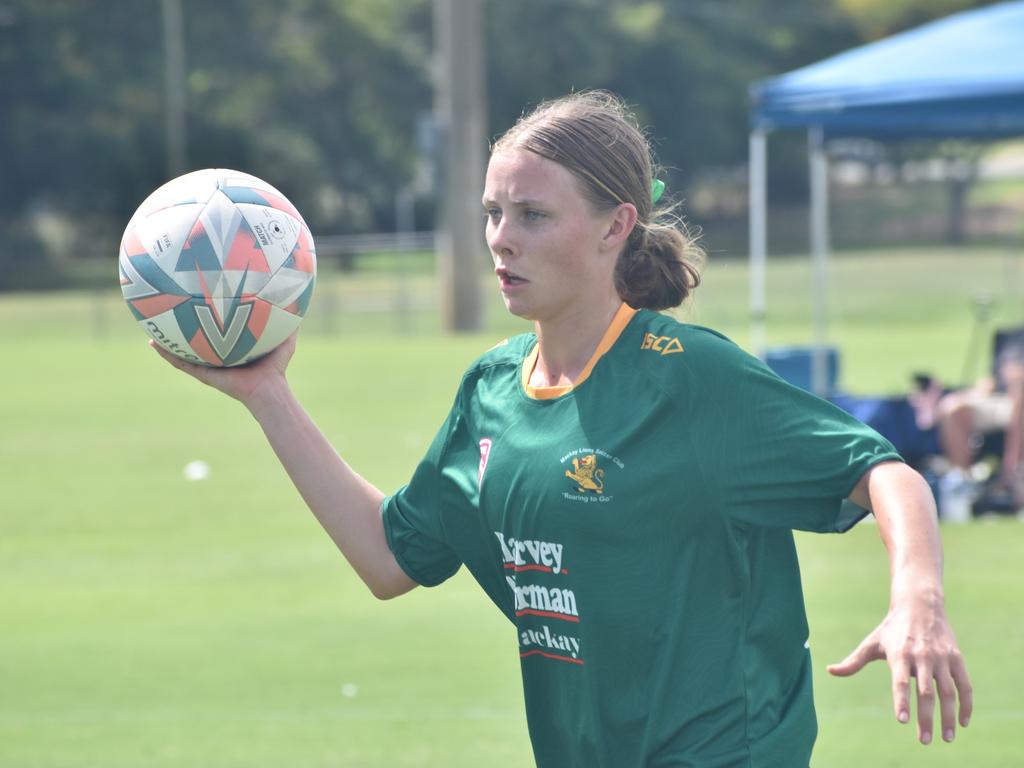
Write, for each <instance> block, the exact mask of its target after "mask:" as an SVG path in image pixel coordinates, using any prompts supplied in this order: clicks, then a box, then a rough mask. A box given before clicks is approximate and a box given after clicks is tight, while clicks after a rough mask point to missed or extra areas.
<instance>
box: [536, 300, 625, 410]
mask: <svg viewBox="0 0 1024 768" xmlns="http://www.w3.org/2000/svg"><path fill="white" fill-rule="evenodd" d="M635 314H636V310H635V309H633V308H632V307H631V306H629V305H628V304H626V303H625V302H623V303H622V306H620V307H619V309H618V311H617V312H616V313H615V317H613V318H612V322H611V324H610V325H609V326H608V330H607V331H605V332H604V336H602V337H601V342H600V343H599V344H598V345H597V349H595V350H594V354H593V355H591V357H590V360H589V361H588V362H587V364H586V366H585V367H584V368H583V370H582V371H580V375H579V378H577V379H576V381H574V382H573V383H572V384H560V385H558V386H551V387H534V386H531V385H530V376H531V375H532V374H533V369H534V368H535V367H536V366H537V356H538V355H539V354H540V345H539V344H534V345H533V349H531V350H530V353H529V354H528V355H527V356H526V358H525V359H524V360H523V373H522V376H523V391H524V392H526V396H527V397H531V398H533V399H534V400H553V399H555V398H556V397H561V396H562V395H564V394H567V393H569V392H572V391H573V390H574V389H575V388H576V387H578V386H579V385H580V384H582V383H583V382H584V381H586V380H587V377H588V376H590V372H591V371H592V370H594V366H595V365H597V361H598V360H600V359H601V357H602V356H603V355H604V354H605V353H606V352H607V351H608V350H609V349H611V348H612V346H613V345H614V344H615V342H616V341H618V339H619V336H620V335H621V334H622V332H623V331H624V330H625V328H626V326H627V325H629V321H630V320H632V319H633V315H635Z"/></svg>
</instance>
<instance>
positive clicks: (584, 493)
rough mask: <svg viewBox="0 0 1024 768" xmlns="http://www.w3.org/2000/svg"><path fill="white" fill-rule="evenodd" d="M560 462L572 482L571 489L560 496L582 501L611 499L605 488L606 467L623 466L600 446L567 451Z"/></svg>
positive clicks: (567, 477)
mask: <svg viewBox="0 0 1024 768" xmlns="http://www.w3.org/2000/svg"><path fill="white" fill-rule="evenodd" d="M570 463H571V466H572V468H571V469H570V468H569V465H570ZM561 464H562V465H563V466H564V467H565V469H564V470H563V473H564V476H565V478H566V480H568V481H570V482H571V483H572V490H571V491H568V490H566V491H563V493H562V498H564V499H566V500H568V501H582V502H591V501H611V499H612V496H611V494H609V493H607V492H606V489H605V473H606V468H610V467H616V468H618V469H622V468H623V467H625V464H623V463H622V461H621V460H619V459H618V458H617V457H615V456H612V455H611V454H610V453H608V452H607V451H603V450H601V449H600V448H577V449H576V450H573V451H569V452H568V453H567V454H565V455H564V456H562V458H561Z"/></svg>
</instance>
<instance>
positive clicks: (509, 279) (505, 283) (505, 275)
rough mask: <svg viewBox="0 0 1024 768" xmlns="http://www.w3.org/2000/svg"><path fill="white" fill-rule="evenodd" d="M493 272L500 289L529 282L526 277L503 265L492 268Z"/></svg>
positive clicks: (506, 289) (507, 288) (504, 289)
mask: <svg viewBox="0 0 1024 768" xmlns="http://www.w3.org/2000/svg"><path fill="white" fill-rule="evenodd" d="M494 273H495V274H496V275H497V276H498V282H499V283H500V284H501V290H503V291H508V290H512V289H514V288H516V287H517V286H520V285H525V284H526V283H527V282H529V281H528V280H527V279H526V278H524V277H520V276H519V275H517V274H516V273H514V272H511V271H509V270H508V269H506V268H505V267H498V268H497V269H495V270H494Z"/></svg>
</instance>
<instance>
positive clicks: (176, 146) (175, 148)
mask: <svg viewBox="0 0 1024 768" xmlns="http://www.w3.org/2000/svg"><path fill="white" fill-rule="evenodd" d="M160 10H161V13H162V16H163V29H164V105H165V108H166V112H165V114H164V120H165V128H166V131H167V172H168V175H169V177H170V178H174V177H176V176H180V175H181V174H183V173H184V172H185V168H186V166H187V159H186V149H185V148H186V146H187V143H188V140H187V136H186V133H185V24H184V20H183V18H182V10H181V0H161V2H160Z"/></svg>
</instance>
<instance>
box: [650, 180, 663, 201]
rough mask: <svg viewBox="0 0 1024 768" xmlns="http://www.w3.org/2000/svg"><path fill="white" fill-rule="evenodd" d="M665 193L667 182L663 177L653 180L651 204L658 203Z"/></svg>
mask: <svg viewBox="0 0 1024 768" xmlns="http://www.w3.org/2000/svg"><path fill="white" fill-rule="evenodd" d="M663 194H665V182H664V181H662V180H661V179H655V180H654V181H652V182H651V204H652V205H653V204H656V203H657V202H658V201H659V200H661V196H662V195H663Z"/></svg>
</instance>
